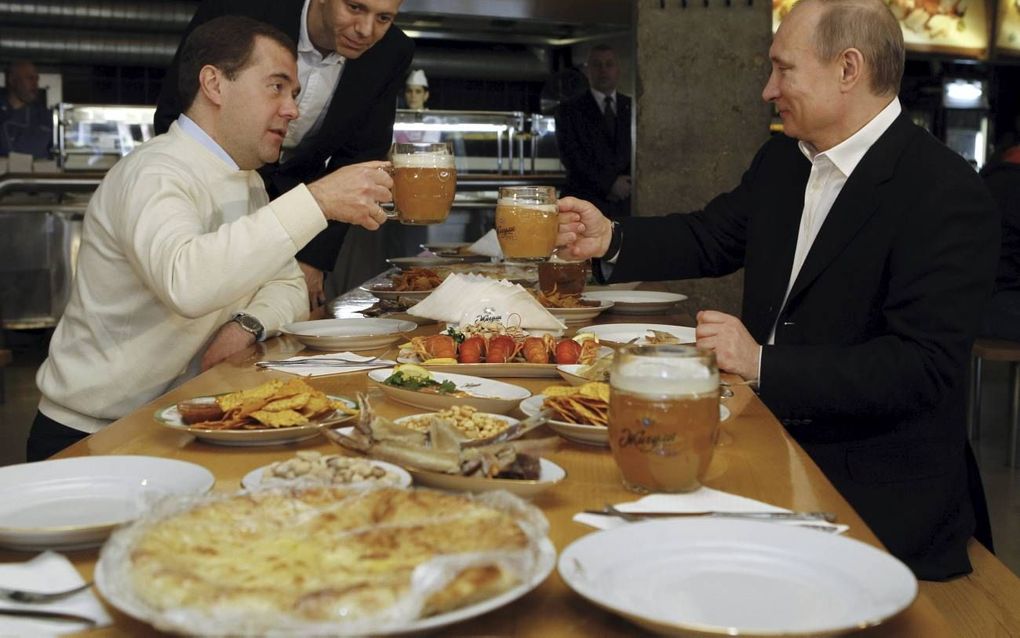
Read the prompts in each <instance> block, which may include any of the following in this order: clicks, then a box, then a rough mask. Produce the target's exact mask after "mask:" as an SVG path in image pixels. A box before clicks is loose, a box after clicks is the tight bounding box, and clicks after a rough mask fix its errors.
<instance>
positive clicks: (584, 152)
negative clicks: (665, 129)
mask: <svg viewBox="0 0 1020 638" xmlns="http://www.w3.org/2000/svg"><path fill="white" fill-rule="evenodd" d="M630 110H631V100H630V98H629V97H627V96H626V95H623V94H622V93H617V94H616V134H615V138H616V140H615V143H614V142H613V139H612V138H611V137H610V135H609V131H608V129H607V128H606V123H605V118H604V117H603V115H602V109H601V108H600V106H599V105H598V104H597V103H596V102H595V98H594V96H592V94H591V91H585V92H584V93H582V94H581V95H579V96H577V97H575V98H573V99H570V100H568V101H566V102H564V103H563V104H561V105H560V107H559V108H558V109H557V110H556V145H557V146H558V147H559V152H560V161H562V162H563V166H564V167H566V169H567V183H566V186H564V188H563V195H573V196H574V197H579V198H581V199H585V200H587V201H590V202H592V203H593V204H595V205H596V206H598V208H599V210H601V211H603V212H605V213H606V214H607V215H610V216H612V217H619V216H621V215H628V214H630V198H627V199H626V200H625V201H621V202H610V201H609V199H608V197H609V191H610V189H611V188H612V187H613V182H614V181H615V180H616V178H617V177H618V176H619V175H629V174H630V155H631V139H630Z"/></svg>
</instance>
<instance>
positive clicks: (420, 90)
mask: <svg viewBox="0 0 1020 638" xmlns="http://www.w3.org/2000/svg"><path fill="white" fill-rule="evenodd" d="M404 99H405V100H406V101H407V108H409V109H411V110H412V111H423V110H425V103H426V102H428V101H429V80H428V78H426V77H425V71H423V70H422V69H415V70H414V71H411V73H410V75H408V76H407V83H406V84H405V86H404Z"/></svg>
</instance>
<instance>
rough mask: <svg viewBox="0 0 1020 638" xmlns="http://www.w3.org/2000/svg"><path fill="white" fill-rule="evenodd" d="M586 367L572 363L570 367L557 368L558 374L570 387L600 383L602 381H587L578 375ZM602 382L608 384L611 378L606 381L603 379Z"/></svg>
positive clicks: (561, 366)
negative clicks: (593, 382)
mask: <svg viewBox="0 0 1020 638" xmlns="http://www.w3.org/2000/svg"><path fill="white" fill-rule="evenodd" d="M586 367H587V366H584V365H581V364H580V363H571V364H569V365H560V366H556V372H557V374H559V375H560V377H561V378H562V379H563V380H564V381H566V382H567V383H569V384H570V385H575V386H576V385H584V384H585V383H591V382H592V381H599V380H600V379H586V378H584V377H582V376H580V375H579V374H578V372H579V371H580V369H581V368H586ZM607 372H608V370H607ZM601 381H604V382H608V381H609V377H608V376H607V377H606V378H605V379H601Z"/></svg>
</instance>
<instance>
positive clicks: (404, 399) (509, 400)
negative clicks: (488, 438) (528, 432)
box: [368, 368, 531, 414]
mask: <svg viewBox="0 0 1020 638" xmlns="http://www.w3.org/2000/svg"><path fill="white" fill-rule="evenodd" d="M393 370H394V369H393V368H384V369H375V370H372V371H370V372H369V373H368V378H369V379H371V380H372V381H374V382H375V383H376V384H378V385H379V387H380V388H381V389H382V391H383V393H384V394H385V395H386V396H387V397H389V398H390V399H393V400H394V401H397V402H398V403H404V404H407V405H412V406H414V407H416V408H425V409H426V410H442V409H445V408H449V407H452V406H454V405H470V406H473V407H475V408H478V410H480V411H482V412H492V413H495V414H506V413H507V412H510V411H511V410H513V409H514V408H515V407H517V404H518V403H520V402H521V401H522V400H523V399H526V398H528V397H529V396H531V392H530V391H529V390H527V389H525V388H522V387H521V386H519V385H513V384H512V383H503V382H502V381H493V380H492V379H484V378H482V377H471V376H468V375H465V374H449V373H444V372H433V373H432V377H433V378H434V379H435V380H436V381H439V382H440V383H442V382H443V381H452V382H453V384H454V385H456V386H457V389H458V390H463V391H464V392H467V393H469V395H470V396H466V397H453V396H449V395H446V394H428V393H425V392H415V391H414V390H405V389H404V388H398V387H395V386H391V385H386V384H385V383H383V381H384V380H385V379H386V378H387V377H389V376H390V375H391V374H393ZM465 386H469V387H465Z"/></svg>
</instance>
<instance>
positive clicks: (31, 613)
mask: <svg viewBox="0 0 1020 638" xmlns="http://www.w3.org/2000/svg"><path fill="white" fill-rule="evenodd" d="M0 616H20V617H22V618H38V619H40V620H62V621H65V622H77V623H84V624H86V625H88V626H89V627H93V626H95V624H96V621H95V620H93V619H91V618H89V617H88V616H79V615H78V614H71V613H68V612H63V611H44V610H42V609H5V608H0Z"/></svg>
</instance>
